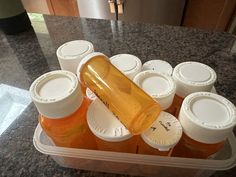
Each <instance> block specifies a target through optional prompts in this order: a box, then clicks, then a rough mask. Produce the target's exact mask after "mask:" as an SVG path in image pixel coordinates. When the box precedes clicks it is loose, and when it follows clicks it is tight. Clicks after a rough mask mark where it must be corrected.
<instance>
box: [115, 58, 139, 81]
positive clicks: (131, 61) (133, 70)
mask: <svg viewBox="0 0 236 177" xmlns="http://www.w3.org/2000/svg"><path fill="white" fill-rule="evenodd" d="M110 61H111V63H112V64H113V65H114V66H115V67H116V68H117V69H119V70H120V71H121V72H122V73H123V74H125V75H126V76H127V77H128V78H129V79H131V80H132V79H133V78H134V76H135V75H136V74H138V73H139V72H140V71H141V69H142V62H141V60H140V59H139V58H138V57H136V56H134V55H130V54H118V55H114V56H112V57H111V58H110Z"/></svg>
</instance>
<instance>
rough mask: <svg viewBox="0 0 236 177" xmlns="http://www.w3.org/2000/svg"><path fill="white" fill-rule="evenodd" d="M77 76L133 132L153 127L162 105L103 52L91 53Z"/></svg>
mask: <svg viewBox="0 0 236 177" xmlns="http://www.w3.org/2000/svg"><path fill="white" fill-rule="evenodd" d="M77 75H78V77H79V79H80V82H81V84H82V86H83V87H84V88H85V87H88V88H89V89H90V90H91V91H92V92H94V93H95V94H96V96H97V97H98V98H99V99H100V100H101V101H102V102H103V103H104V104H105V105H106V107H107V108H108V109H109V110H110V111H111V112H112V113H113V114H114V115H115V116H116V117H117V118H118V119H119V120H120V121H121V122H122V123H123V124H124V125H125V126H126V128H127V129H128V130H129V131H130V132H131V133H132V134H140V133H142V132H143V131H144V130H146V129H147V128H149V127H150V126H151V125H152V123H153V122H154V121H155V119H156V117H157V116H158V115H159V113H160V111H161V108H160V106H159V104H158V103H157V102H156V101H154V100H153V99H152V98H151V97H150V96H149V95H148V94H146V93H145V92H144V91H143V90H142V89H140V88H139V87H138V86H137V85H136V84H135V83H133V82H132V81H131V80H130V79H128V78H127V77H126V76H125V75H124V74H122V73H121V71H119V70H118V69H117V68H116V67H115V66H113V65H112V64H111V63H110V61H109V59H108V58H107V57H106V56H105V55H103V54H101V53H92V54H89V55H87V56H86V57H85V58H84V59H83V60H82V61H81V63H80V65H79V67H78V70H77Z"/></svg>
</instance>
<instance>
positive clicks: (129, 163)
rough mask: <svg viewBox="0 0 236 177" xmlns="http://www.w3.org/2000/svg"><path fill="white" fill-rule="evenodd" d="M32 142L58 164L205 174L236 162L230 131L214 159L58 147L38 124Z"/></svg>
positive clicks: (129, 171) (132, 172)
mask: <svg viewBox="0 0 236 177" xmlns="http://www.w3.org/2000/svg"><path fill="white" fill-rule="evenodd" d="M33 143H34V146H35V148H36V149H37V150H38V151H39V152H41V153H43V154H47V155H50V156H51V157H52V158H53V159H54V160H55V161H56V162H57V163H58V164H59V165H60V166H63V167H68V168H76V169H84V170H91V171H101V172H108V173H119V174H129V175H139V176H140V175H141V176H158V177H162V176H165V177H168V176H171V177H172V176H175V177H178V176H179V177H183V176H198V177H199V176H204V177H206V176H210V175H211V174H212V173H214V172H215V171H216V170H227V169H230V168H232V167H234V166H236V139H235V136H234V134H233V133H232V134H231V135H230V137H229V138H228V141H227V143H226V145H225V147H224V148H223V149H222V150H221V151H220V152H219V153H217V155H215V157H214V159H191V158H178V157H161V156H152V155H141V154H129V153H118V152H106V151H98V150H86V149H74V148H63V147H57V146H55V145H54V144H53V143H52V141H51V140H50V139H49V138H48V137H47V136H46V135H45V133H44V132H43V131H42V128H41V126H40V125H38V126H37V128H36V130H35V133H34V138H33Z"/></svg>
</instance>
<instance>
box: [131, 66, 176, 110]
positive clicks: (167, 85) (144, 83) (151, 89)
mask: <svg viewBox="0 0 236 177" xmlns="http://www.w3.org/2000/svg"><path fill="white" fill-rule="evenodd" d="M133 81H134V82H135V83H136V84H137V85H138V86H139V87H140V88H142V89H143V90H144V91H145V92H146V93H147V94H149V95H150V96H151V97H152V98H153V99H155V100H156V101H157V102H158V103H159V104H160V106H161V109H162V110H164V111H165V112H169V113H170V114H174V113H175V112H174V109H172V107H171V105H172V102H173V99H174V95H175V90H176V85H175V82H174V80H173V79H172V77H171V76H169V75H167V74H165V73H160V72H157V71H155V70H154V71H153V70H147V71H142V72H140V73H138V74H137V75H136V76H135V77H134V79H133Z"/></svg>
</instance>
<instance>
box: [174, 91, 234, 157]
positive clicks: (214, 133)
mask: <svg viewBox="0 0 236 177" xmlns="http://www.w3.org/2000/svg"><path fill="white" fill-rule="evenodd" d="M179 121H180V123H181V125H182V127H183V132H184V134H183V137H182V139H181V140H180V142H179V143H178V144H177V145H176V147H175V148H174V150H173V153H172V154H173V156H178V157H189V158H209V157H210V156H211V155H213V154H215V153H216V152H218V151H219V150H220V149H221V148H222V147H223V146H224V142H225V140H226V139H227V137H228V135H229V134H230V133H231V132H232V130H233V127H234V126H235V124H236V109H235V106H234V105H233V104H232V103H231V102H230V101H229V100H227V99H226V98H224V97H222V96H220V95H217V94H214V93H210V92H196V93H192V94H190V95H188V96H187V97H186V98H185V99H184V101H183V104H182V107H181V110H180V113H179Z"/></svg>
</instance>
